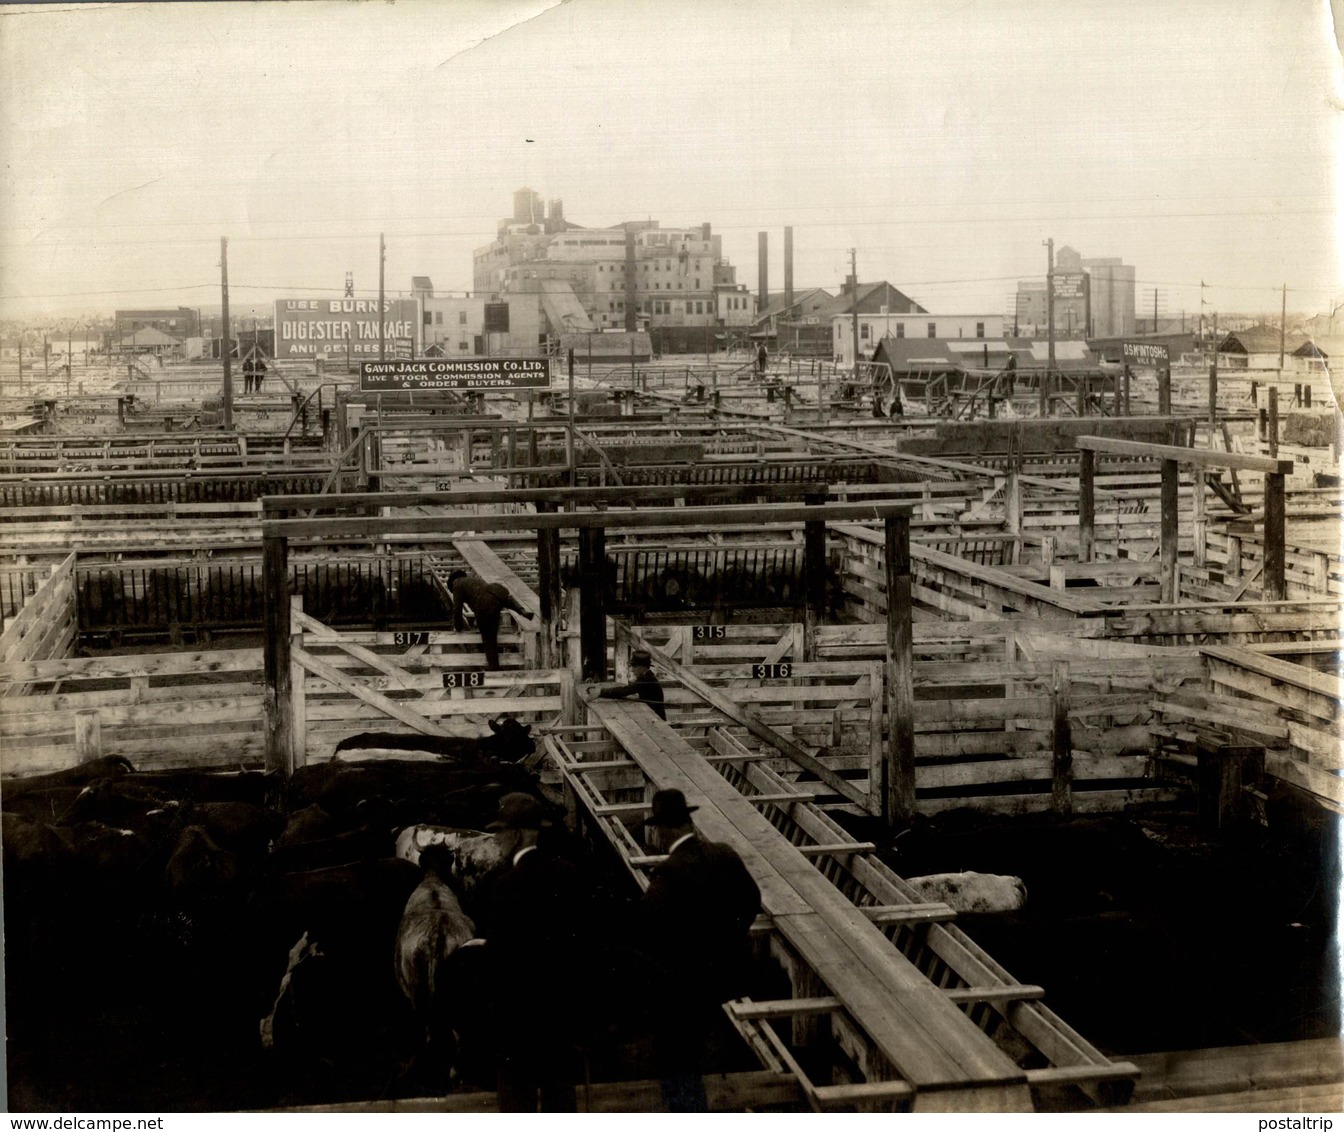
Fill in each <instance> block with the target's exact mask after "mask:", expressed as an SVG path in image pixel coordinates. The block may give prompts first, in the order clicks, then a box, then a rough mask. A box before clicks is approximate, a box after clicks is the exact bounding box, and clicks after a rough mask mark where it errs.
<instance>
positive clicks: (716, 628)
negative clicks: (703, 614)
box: [692, 625, 728, 641]
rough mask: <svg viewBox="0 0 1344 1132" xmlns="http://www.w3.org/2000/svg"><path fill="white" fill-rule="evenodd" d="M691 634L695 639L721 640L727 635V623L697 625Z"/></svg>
mask: <svg viewBox="0 0 1344 1132" xmlns="http://www.w3.org/2000/svg"><path fill="white" fill-rule="evenodd" d="M692 636H693V637H694V638H695V639H696V640H697V641H721V640H723V639H724V638H725V637H726V636H728V626H727V625H697V626H695V629H694V631H693V632H692Z"/></svg>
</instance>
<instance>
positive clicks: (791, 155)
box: [0, 0, 1344, 322]
mask: <svg viewBox="0 0 1344 1132" xmlns="http://www.w3.org/2000/svg"><path fill="white" fill-rule="evenodd" d="M452 10H453V19H452V20H451V21H447V20H444V19H443V11H444V9H443V8H442V7H441V6H439V5H434V4H430V3H426V2H422V0H401V2H399V3H397V4H395V5H386V4H373V3H358V4H347V3H327V2H325V0H314V2H310V3H304V4H231V3H221V4H210V5H185V4H182V5H178V4H155V5H147V6H143V7H139V6H130V5H124V6H123V5H87V6H80V7H76V8H71V9H58V10H55V11H52V10H50V9H47V10H43V11H41V12H40V14H39V13H38V11H37V9H35V8H29V9H25V8H22V7H10V8H9V9H8V10H7V13H6V18H5V20H4V21H3V22H2V24H0V150H3V156H4V164H3V172H2V173H0V178H2V180H0V226H2V227H3V232H2V233H0V318H15V317H24V318H28V317H43V316H61V315H74V314H80V313H87V312H94V311H100V312H101V311H111V310H112V309H114V308H116V307H131V306H173V305H177V304H179V303H181V304H182V305H187V306H193V307H198V306H199V307H205V306H208V305H217V303H218V293H219V292H218V284H219V268H218V258H219V238H220V237H221V236H227V237H228V239H229V268H230V283H231V290H232V296H231V297H232V306H233V307H234V310H235V313H239V312H241V313H243V314H244V315H245V316H246V314H247V312H248V311H250V309H251V308H252V307H254V306H256V307H260V306H262V305H263V304H266V305H269V303H270V301H271V300H272V299H274V298H278V297H283V296H284V295H286V294H291V295H297V294H316V293H333V294H335V293H339V292H340V290H341V288H342V286H343V283H344V278H345V272H346V271H352V272H353V273H354V277H355V287H356V290H357V292H358V293H360V294H362V295H368V294H371V293H376V291H377V277H378V263H377V246H378V234H379V232H380V231H381V232H385V233H386V237H387V248H388V254H387V265H386V278H387V287H388V291H389V293H390V294H396V293H404V292H408V291H409V289H410V279H411V276H412V275H428V276H430V277H431V278H432V279H433V280H434V284H435V288H436V290H437V291H439V292H462V291H467V290H470V289H471V287H472V252H473V250H474V249H475V248H476V247H479V246H481V245H482V244H485V243H487V242H488V241H489V240H490V239H491V238H493V235H494V232H495V227H496V224H497V222H498V221H499V219H500V218H502V217H504V216H506V215H508V213H509V211H510V203H511V199H512V193H513V191H514V190H515V189H518V188H522V187H528V188H532V189H534V190H536V191H537V192H538V193H539V194H540V195H541V196H542V197H543V198H544V199H547V200H549V199H553V198H560V199H563V200H564V202H565V215H566V217H567V218H568V219H570V220H572V221H573V222H574V223H577V224H580V225H584V226H586V227H604V226H607V225H612V224H617V223H619V222H621V221H623V220H630V219H638V218H647V217H652V218H653V219H656V220H658V221H659V222H660V223H662V224H664V225H666V226H668V227H687V226H691V225H698V224H701V223H703V222H706V221H708V222H709V223H711V224H712V225H713V228H714V231H715V233H716V234H720V235H722V237H723V250H724V255H725V256H726V257H727V259H728V260H729V261H730V262H732V263H733V264H734V265H735V266H736V267H737V271H738V279H739V281H741V282H744V283H745V284H746V285H747V286H748V288H749V289H751V290H752V291H753V292H754V291H755V290H756V241H757V233H758V232H759V231H762V230H764V231H768V232H769V233H770V249H771V251H770V289H771V292H772V294H778V293H779V292H781V291H782V289H783V275H782V247H783V229H784V227H785V226H786V225H789V226H792V227H793V229H794V261H795V270H794V286H795V290H803V289H806V288H808V287H825V288H827V289H828V290H831V291H835V290H836V289H837V288H838V287H839V285H840V283H841V282H842V281H843V279H844V278H845V276H846V274H847V273H848V249H849V248H850V247H854V248H856V249H857V252H858V273H859V277H860V279H861V280H863V281H878V280H882V279H886V280H889V281H890V282H891V283H893V284H894V285H896V286H898V287H900V288H901V289H902V290H904V291H905V292H906V293H908V294H910V295H911V296H912V297H914V298H916V299H917V300H918V301H920V302H921V303H923V304H924V305H926V306H927V307H928V308H929V309H930V310H933V311H939V312H953V311H977V310H983V311H1000V312H1003V313H1005V314H1006V313H1009V312H1010V311H1011V310H1012V307H1013V296H1014V294H1015V291H1016V288H1017V282H1018V281H1019V280H1026V279H1033V278H1040V277H1043V276H1044V274H1045V260H1046V252H1045V248H1044V247H1043V246H1042V242H1043V241H1044V240H1046V239H1048V238H1053V239H1054V241H1055V247H1056V248H1057V249H1058V248H1061V247H1064V246H1071V247H1074V248H1078V249H1081V250H1082V251H1083V252H1084V253H1085V254H1086V255H1088V256H1090V257H1110V256H1114V257H1118V258H1120V259H1123V260H1124V261H1125V263H1127V264H1132V265H1134V267H1135V269H1136V288H1137V307H1138V311H1139V313H1140V314H1143V313H1144V312H1145V310H1146V309H1149V307H1146V306H1145V292H1146V293H1147V297H1148V303H1149V304H1150V303H1151V294H1152V290H1153V289H1154V288H1156V289H1157V290H1158V292H1159V305H1160V307H1161V313H1162V314H1163V315H1164V316H1168V317H1178V316H1179V315H1180V313H1181V312H1182V311H1186V312H1188V314H1189V316H1190V318H1191V319H1192V320H1193V321H1195V322H1197V321H1198V317H1199V313H1200V305H1199V304H1200V299H1201V290H1200V283H1201V282H1204V283H1207V284H1208V287H1207V288H1206V289H1205V290H1204V291H1203V299H1204V301H1205V302H1206V303H1207V306H1205V307H1204V311H1205V313H1206V314H1210V313H1212V311H1214V310H1220V311H1229V312H1230V311H1237V312H1242V313H1246V312H1265V313H1271V312H1272V313H1274V314H1275V316H1277V311H1278V307H1279V291H1278V289H1279V287H1280V285H1282V284H1284V283H1286V284H1287V285H1288V287H1289V295H1288V307H1289V310H1290V311H1291V312H1298V313H1299V314H1303V315H1305V314H1309V313H1312V312H1316V311H1328V310H1330V309H1331V305H1332V303H1333V302H1334V301H1336V300H1338V299H1340V298H1344V286H1342V285H1341V271H1340V246H1341V244H1340V238H1339V229H1338V217H1339V215H1340V210H1339V208H1338V193H1339V186H1340V183H1341V178H1340V152H1341V146H1340V141H1341V137H1340V130H1341V126H1340V123H1339V119H1340V114H1339V110H1340V108H1341V107H1342V106H1344V84H1342V83H1341V78H1340V73H1339V59H1338V54H1337V51H1336V49H1335V46H1334V43H1333V41H1332V25H1331V20H1330V10H1329V5H1328V4H1327V3H1325V2H1324V0H1321V2H1319V3H1290V2H1286V0H1258V2H1255V0H1253V2H1251V3H1248V4H1243V5H1239V6H1237V7H1236V8H1232V9H1229V8H1227V6H1225V5H1223V4H1220V3H1214V2H1203V3H1198V2H1197V3H1193V4H1187V5H1181V6H1177V7H1169V6H1167V5H1165V4H1161V3H1156V2H1150V0H1134V2H1131V3H1119V4H1079V5H1069V6H1061V5H1057V4H1053V3H1048V2H1045V0H1025V2H1015V3H1013V4H1011V5H1009V4H1007V3H995V2H982V3H971V4H966V3H964V2H963V3H946V4H940V3H930V4H926V5H921V6H920V7H919V9H918V16H917V17H915V16H913V15H912V13H913V12H914V11H915V10H914V9H911V8H909V7H907V6H903V5H893V4H890V3H882V2H876V0H874V2H863V3H859V2H851V3H843V4H840V5H838V6H827V7H826V8H824V9H819V8H817V7H816V6H815V5H804V4H802V3H764V2H762V3H753V2H750V0H748V2H744V3H740V4H726V3H722V2H708V0H703V2H698V3H697V2H694V0H692V2H690V3H685V4H679V5H676V6H672V5H667V4H659V3H654V2H652V0H646V2H640V0H633V2H631V0H569V2H568V3H564V4H559V3H554V2H551V0H529V2H524V0H499V2H489V3H486V2H479V3H473V2H469V0H468V2H460V3H455V4H454V5H453V8H452Z"/></svg>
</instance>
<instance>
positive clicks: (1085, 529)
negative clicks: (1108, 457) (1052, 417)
mask: <svg viewBox="0 0 1344 1132" xmlns="http://www.w3.org/2000/svg"><path fill="white" fill-rule="evenodd" d="M1078 456H1079V464H1078V560H1079V561H1080V562H1091V561H1092V556H1093V554H1094V553H1095V546H1096V526H1097V497H1096V475H1097V454H1096V453H1095V452H1093V451H1092V449H1090V448H1082V449H1079V452H1078Z"/></svg>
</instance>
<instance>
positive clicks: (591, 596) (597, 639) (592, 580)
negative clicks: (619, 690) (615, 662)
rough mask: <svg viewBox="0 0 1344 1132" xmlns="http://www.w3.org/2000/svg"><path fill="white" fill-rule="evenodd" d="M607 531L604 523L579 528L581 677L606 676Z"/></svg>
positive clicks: (596, 677)
mask: <svg viewBox="0 0 1344 1132" xmlns="http://www.w3.org/2000/svg"><path fill="white" fill-rule="evenodd" d="M606 565H607V532H606V528H604V527H581V528H580V529H579V589H580V592H581V593H582V595H583V599H582V601H581V602H580V604H579V653H580V657H581V664H582V671H583V679H585V680H596V681H599V682H601V681H603V680H605V679H606V678H607V618H606V610H605V602H604V596H605V595H604V593H603V590H604V588H605V585H604V583H605V581H606Z"/></svg>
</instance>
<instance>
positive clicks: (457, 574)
mask: <svg viewBox="0 0 1344 1132" xmlns="http://www.w3.org/2000/svg"><path fill="white" fill-rule="evenodd" d="M448 589H449V591H450V592H451V593H452V595H453V628H454V629H456V630H457V632H459V633H462V632H465V631H466V628H467V623H466V620H465V619H464V618H463V615H462V605H463V603H464V602H465V603H466V604H467V605H469V606H471V611H472V613H474V614H476V628H477V629H479V630H480V633H481V644H483V645H484V646H485V666H486V668H488V669H490V670H491V671H494V670H496V669H498V668H499V617H500V614H501V613H502V612H503V611H504V610H506V609H512V610H513V611H514V612H515V613H521V614H522V615H523V616H524V617H526V618H527V619H528V620H529V621H531V620H532V614H531V613H530V612H529V611H528V610H526V609H524V608H523V607H522V606H521V605H519V604H518V602H517V601H516V600H514V596H513V594H511V593H509V591H508V589H507V588H505V587H504V586H502V585H500V584H499V583H498V582H487V581H485V580H484V579H483V578H478V577H476V575H474V574H468V573H467V572H466V571H465V570H454V571H453V572H452V573H451V574H449V575H448Z"/></svg>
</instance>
